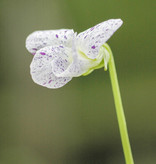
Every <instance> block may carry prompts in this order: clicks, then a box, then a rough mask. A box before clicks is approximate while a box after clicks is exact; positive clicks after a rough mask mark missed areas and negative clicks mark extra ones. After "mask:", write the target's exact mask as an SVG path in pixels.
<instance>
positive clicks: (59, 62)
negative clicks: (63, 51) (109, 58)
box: [52, 40, 103, 77]
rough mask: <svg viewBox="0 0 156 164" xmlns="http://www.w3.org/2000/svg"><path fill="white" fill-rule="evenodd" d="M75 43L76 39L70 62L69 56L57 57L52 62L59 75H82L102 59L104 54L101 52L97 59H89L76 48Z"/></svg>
mask: <svg viewBox="0 0 156 164" xmlns="http://www.w3.org/2000/svg"><path fill="white" fill-rule="evenodd" d="M75 43H76V40H74V41H73V45H72V60H70V64H69V63H68V61H69V59H67V58H64V59H63V58H57V59H55V60H54V61H53V62H52V68H53V69H54V70H53V72H54V74H55V75H56V76H57V77H78V76H81V75H82V74H84V73H86V72H87V71H88V70H89V69H91V68H93V67H95V66H97V65H98V64H99V63H100V62H101V61H102V59H103V54H100V55H99V56H98V58H97V59H94V60H93V59H89V58H87V56H85V54H83V53H82V52H80V51H78V50H77V49H76V45H75ZM67 65H68V66H67ZM65 68H66V69H65Z"/></svg>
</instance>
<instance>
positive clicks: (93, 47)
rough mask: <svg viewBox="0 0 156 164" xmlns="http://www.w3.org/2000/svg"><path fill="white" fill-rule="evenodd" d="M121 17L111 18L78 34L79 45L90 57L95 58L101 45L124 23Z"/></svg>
mask: <svg viewBox="0 0 156 164" xmlns="http://www.w3.org/2000/svg"><path fill="white" fill-rule="evenodd" d="M122 23H123V22H122V20H121V19H110V20H107V21H105V22H102V23H100V24H97V25H96V26H94V27H92V28H90V29H88V30H86V31H84V32H81V33H80V34H79V35H78V36H77V46H78V48H79V50H80V51H82V52H84V53H85V54H86V55H87V56H88V58H91V59H95V58H96V57H97V56H98V53H99V49H100V47H101V46H102V45H103V44H104V43H105V42H106V41H107V40H108V39H109V38H110V37H111V36H112V35H113V33H114V32H115V31H116V30H117V29H118V28H119V27H120V26H121V25H122Z"/></svg>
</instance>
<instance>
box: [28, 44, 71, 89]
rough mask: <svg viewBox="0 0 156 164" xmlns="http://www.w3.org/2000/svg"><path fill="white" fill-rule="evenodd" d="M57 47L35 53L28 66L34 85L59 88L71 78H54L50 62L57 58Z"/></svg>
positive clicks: (46, 48)
mask: <svg viewBox="0 0 156 164" xmlns="http://www.w3.org/2000/svg"><path fill="white" fill-rule="evenodd" d="M59 50H60V49H59V47H52V46H49V47H45V48H42V49H40V50H39V51H37V53H36V55H35V56H34V58H33V60H32V63H31V65H30V72H31V76H32V79H33V81H34V82H35V83H37V84H39V85H42V86H44V87H47V88H60V87H62V86H64V85H65V84H66V83H68V82H69V81H70V80H71V79H72V77H56V76H55V75H54V73H53V71H52V65H51V62H52V61H53V60H54V59H55V58H57V55H58V54H57V53H58V52H59Z"/></svg>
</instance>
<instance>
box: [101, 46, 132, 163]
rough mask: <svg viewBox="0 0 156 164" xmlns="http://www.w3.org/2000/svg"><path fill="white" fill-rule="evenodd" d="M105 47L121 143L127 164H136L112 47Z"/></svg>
mask: <svg viewBox="0 0 156 164" xmlns="http://www.w3.org/2000/svg"><path fill="white" fill-rule="evenodd" d="M104 47H105V48H106V49H107V50H108V52H109V54H110V59H109V64H108V65H109V72H110V79H111V83H112V90H113V96H114V101H115V107H116V113H117V119H118V124H119V130H120V135H121V141H122V146H123V151H124V155H125V161H126V164H134V161H133V156H132V152H131V146H130V142H129V137H128V131H127V125H126V119H125V115H124V110H123V106H122V100H121V95H120V89H119V84H118V78H117V73H116V68H115V63H114V58H113V54H112V51H111V49H110V47H109V46H108V45H107V44H105V45H104Z"/></svg>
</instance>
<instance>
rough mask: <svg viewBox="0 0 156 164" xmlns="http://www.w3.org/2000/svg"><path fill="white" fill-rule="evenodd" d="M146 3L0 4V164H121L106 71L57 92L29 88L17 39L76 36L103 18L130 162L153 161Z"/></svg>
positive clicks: (27, 58)
mask: <svg viewBox="0 0 156 164" xmlns="http://www.w3.org/2000/svg"><path fill="white" fill-rule="evenodd" d="M154 3H155V2H154V1H153V0H148V1H147V0H137V1H124V0H121V1H117V0H110V1H106V0H38V1H32V0H27V1H24V0H12V1H10V0H1V1H0V36H1V37H0V52H1V53H0V100H1V103H0V163H1V164H17V163H21V164H31V163H32V164H40V163H41V164H52V163H54V164H55V163H56V164H59V163H60V164H75V163H77V164H86V163H93V164H94V163H98V164H102V163H106V164H122V163H124V157H123V153H122V147H121V142H120V135H119V131H118V124H117V119H116V113H115V108H114V102H113V96H112V91H111V85H110V80H109V74H108V72H104V71H103V69H101V70H97V71H94V72H93V73H92V74H90V75H89V76H87V77H80V78H74V79H73V80H72V81H71V82H70V83H68V84H67V85H66V86H64V87H63V88H61V89H57V90H50V89H46V88H43V87H41V86H38V85H36V84H34V83H33V81H32V79H31V77H30V74H29V65H30V62H31V60H32V55H30V54H29V53H28V52H27V51H26V49H25V38H26V37H27V35H28V34H30V33H31V32H33V31H35V30H45V29H60V28H70V29H71V28H73V29H74V30H75V31H77V32H81V31H84V30H85V29H87V28H89V27H91V26H93V25H95V24H97V23H99V22H102V21H104V20H107V19H110V18H121V19H122V20H123V21H124V24H123V26H122V27H121V28H120V29H119V30H118V31H117V32H116V33H115V34H114V35H113V37H112V38H111V39H110V40H109V42H108V43H109V45H110V46H111V48H112V50H113V53H114V57H115V61H116V66H117V71H118V76H119V82H120V88H121V94H122V97H123V104H124V108H125V114H126V118H127V125H128V129H129V136H130V140H131V144H132V150H133V154H134V159H135V161H136V163H138V164H154V163H156V156H155V154H156V127H155V125H156V121H155V116H156V110H155V109H156V107H155V106H156V102H155V97H156V91H155V81H156V77H155V70H156V65H155V61H156V60H155V59H156V57H155V52H156V46H155V38H154V33H155V29H156V23H155V6H154Z"/></svg>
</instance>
